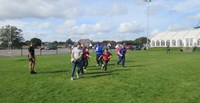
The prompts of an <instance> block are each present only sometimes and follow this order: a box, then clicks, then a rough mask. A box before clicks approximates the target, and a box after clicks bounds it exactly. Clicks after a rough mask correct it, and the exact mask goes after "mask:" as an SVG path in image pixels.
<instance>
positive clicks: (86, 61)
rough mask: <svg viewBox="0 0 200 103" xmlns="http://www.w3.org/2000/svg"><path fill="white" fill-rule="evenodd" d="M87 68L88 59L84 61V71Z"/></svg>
mask: <svg viewBox="0 0 200 103" xmlns="http://www.w3.org/2000/svg"><path fill="white" fill-rule="evenodd" d="M87 66H88V59H86V60H85V69H86V68H87Z"/></svg>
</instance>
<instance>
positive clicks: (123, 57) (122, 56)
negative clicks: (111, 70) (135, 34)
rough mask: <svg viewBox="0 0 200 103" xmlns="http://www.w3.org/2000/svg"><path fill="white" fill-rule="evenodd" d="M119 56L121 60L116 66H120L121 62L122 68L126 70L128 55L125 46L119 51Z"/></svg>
mask: <svg viewBox="0 0 200 103" xmlns="http://www.w3.org/2000/svg"><path fill="white" fill-rule="evenodd" d="M118 54H119V56H120V58H119V60H118V61H117V63H116V65H118V64H119V63H120V62H122V67H123V68H124V66H125V55H126V47H125V45H122V46H121V49H120V50H119V51H118Z"/></svg>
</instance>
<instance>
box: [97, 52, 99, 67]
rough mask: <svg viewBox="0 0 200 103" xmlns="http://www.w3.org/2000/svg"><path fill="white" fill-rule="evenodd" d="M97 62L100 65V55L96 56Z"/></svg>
mask: <svg viewBox="0 0 200 103" xmlns="http://www.w3.org/2000/svg"><path fill="white" fill-rule="evenodd" d="M96 61H97V64H98V65H99V55H97V54H96Z"/></svg>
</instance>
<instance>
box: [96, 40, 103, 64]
mask: <svg viewBox="0 0 200 103" xmlns="http://www.w3.org/2000/svg"><path fill="white" fill-rule="evenodd" d="M95 50H96V62H97V66H100V65H102V64H103V61H102V59H103V58H102V57H101V58H99V57H100V56H101V55H102V54H103V47H102V45H101V43H100V42H98V44H97V47H96V49H95Z"/></svg>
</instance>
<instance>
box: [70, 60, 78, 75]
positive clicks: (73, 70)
mask: <svg viewBox="0 0 200 103" xmlns="http://www.w3.org/2000/svg"><path fill="white" fill-rule="evenodd" d="M76 66H77V63H76V62H72V72H71V77H72V78H73V77H74V72H75V70H76Z"/></svg>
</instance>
